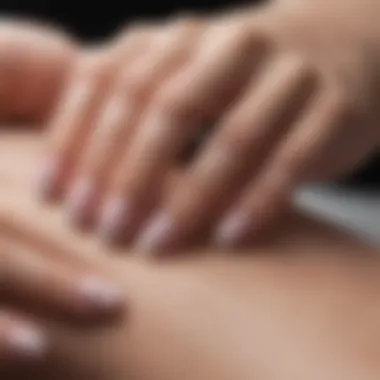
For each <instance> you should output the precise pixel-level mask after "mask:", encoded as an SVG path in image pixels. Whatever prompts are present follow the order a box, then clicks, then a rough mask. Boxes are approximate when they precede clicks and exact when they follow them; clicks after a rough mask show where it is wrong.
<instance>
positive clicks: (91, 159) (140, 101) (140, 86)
mask: <svg viewBox="0 0 380 380" xmlns="http://www.w3.org/2000/svg"><path fill="white" fill-rule="evenodd" d="M198 29H199V27H198V24H197V23H196V22H195V21H194V22H190V21H186V22H183V23H180V24H179V25H174V26H169V27H168V28H164V30H163V31H162V32H161V33H157V36H156V37H155V42H154V43H152V45H153V46H152V49H151V50H150V51H149V52H148V53H147V54H144V55H143V56H142V57H140V58H139V59H137V60H136V61H135V63H133V64H132V65H131V67H128V66H127V67H126V68H124V71H123V73H122V74H121V76H120V77H119V78H118V79H117V83H116V86H115V89H114V90H113V93H112V94H111V95H110V99H109V100H108V101H107V102H106V105H105V107H104V109H103V111H102V113H101V115H100V117H99V122H98V123H96V125H95V128H94V131H93V133H92V135H91V137H90V139H89V143H88V144H87V146H86V151H85V153H84V157H83V159H82V161H81V163H80V168H79V175H78V180H77V182H76V183H74V185H73V188H72V189H71V192H70V194H69V199H68V210H69V214H70V216H71V219H72V220H74V222H77V223H79V224H83V223H85V222H91V219H92V217H93V215H94V213H95V212H96V210H95V205H96V203H98V202H97V201H98V200H99V199H98V197H99V195H100V193H101V190H102V188H104V187H105V186H106V182H107V179H108V178H109V174H110V173H111V172H112V168H113V167H115V166H116V164H117V162H118V160H119V159H120V158H121V155H122V154H123V152H126V151H127V149H128V142H129V139H130V136H131V135H132V133H133V131H134V129H135V128H134V127H135V126H136V125H137V123H138V120H139V118H140V116H141V114H142V113H143V112H144V110H145V108H146V104H147V103H148V101H149V97H150V96H151V95H152V94H153V92H154V88H156V87H157V86H158V85H159V83H160V82H161V81H163V80H165V78H166V77H167V76H168V75H169V74H171V73H172V72H173V71H174V70H176V69H177V68H178V66H179V65H181V64H182V63H183V62H184V61H185V60H186V59H187V57H188V56H189V53H190V51H191V49H192V47H193V46H194V44H195V40H196V36H197V34H198V33H197V32H198Z"/></svg>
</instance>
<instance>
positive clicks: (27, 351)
mask: <svg viewBox="0 0 380 380" xmlns="http://www.w3.org/2000/svg"><path fill="white" fill-rule="evenodd" d="M47 350H48V342H47V337H46V335H45V333H44V332H43V331H42V330H41V329H40V328H38V327H37V326H35V325H34V324H33V323H31V322H27V321H26V320H25V318H23V317H21V316H20V315H18V314H17V313H14V312H12V311H9V310H5V309H2V310H0V367H1V368H4V366H5V365H6V364H9V363H15V362H19V361H22V362H25V361H30V360H32V361H34V360H36V359H37V360H40V359H42V358H44V357H45V355H46V352H47Z"/></svg>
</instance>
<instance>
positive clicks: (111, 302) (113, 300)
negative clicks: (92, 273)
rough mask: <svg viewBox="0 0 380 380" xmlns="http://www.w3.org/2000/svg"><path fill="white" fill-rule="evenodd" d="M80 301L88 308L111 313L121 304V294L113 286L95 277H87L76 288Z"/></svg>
mask: <svg viewBox="0 0 380 380" xmlns="http://www.w3.org/2000/svg"><path fill="white" fill-rule="evenodd" d="M78 294H79V297H80V300H81V301H85V306H87V307H89V308H96V309H102V310H105V311H112V310H115V309H118V308H119V307H120V306H121V305H122V304H123V300H124V299H123V294H122V292H121V291H120V290H119V289H118V288H116V287H115V286H114V285H111V284H109V283H107V282H104V281H103V280H101V279H99V278H97V277H88V278H86V279H85V280H83V281H82V282H81V283H80V284H79V287H78Z"/></svg>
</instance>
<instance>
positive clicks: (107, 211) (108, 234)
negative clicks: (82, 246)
mask: <svg viewBox="0 0 380 380" xmlns="http://www.w3.org/2000/svg"><path fill="white" fill-rule="evenodd" d="M128 209H129V207H128V205H127V203H126V202H125V201H124V200H123V199H122V198H113V199H111V200H109V201H107V202H106V204H105V205H104V207H102V212H101V215H100V219H99V223H98V227H97V232H98V235H99V236H100V238H101V239H103V240H105V241H112V240H114V239H115V238H117V237H118V235H119V234H120V233H121V231H120V229H121V228H122V227H123V225H124V224H125V223H124V221H125V220H127V218H128Z"/></svg>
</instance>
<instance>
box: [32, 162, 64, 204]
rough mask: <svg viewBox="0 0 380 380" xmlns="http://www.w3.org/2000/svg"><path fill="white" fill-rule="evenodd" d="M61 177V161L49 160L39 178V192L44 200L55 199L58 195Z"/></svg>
mask: <svg viewBox="0 0 380 380" xmlns="http://www.w3.org/2000/svg"><path fill="white" fill-rule="evenodd" d="M61 175H62V163H61V160H58V159H55V160H49V161H47V162H46V163H45V164H44V165H43V167H42V170H41V172H40V174H39V177H38V182H37V191H38V193H39V194H40V195H41V196H42V197H43V198H44V199H53V198H55V197H56V196H57V195H58V192H59V186H60V180H61Z"/></svg>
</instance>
